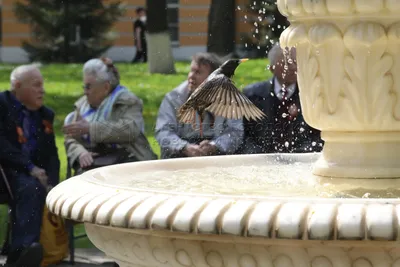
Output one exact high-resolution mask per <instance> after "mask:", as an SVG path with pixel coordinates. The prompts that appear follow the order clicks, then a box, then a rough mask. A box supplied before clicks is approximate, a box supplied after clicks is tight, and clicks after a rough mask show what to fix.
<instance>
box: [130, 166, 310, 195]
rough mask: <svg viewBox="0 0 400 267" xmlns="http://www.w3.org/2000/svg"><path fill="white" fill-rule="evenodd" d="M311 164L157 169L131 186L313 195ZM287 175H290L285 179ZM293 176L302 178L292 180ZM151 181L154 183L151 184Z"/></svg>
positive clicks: (215, 192)
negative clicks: (306, 190)
mask: <svg viewBox="0 0 400 267" xmlns="http://www.w3.org/2000/svg"><path fill="white" fill-rule="evenodd" d="M309 167H310V166H309V165H306V164H294V165H292V167H291V168H287V166H284V165H282V166H279V167H276V166H268V165H267V166H240V167H229V168H219V167H206V168H204V169H185V170H179V171H172V172H168V173H166V172H165V171H154V172H152V173H145V174H143V175H141V179H140V180H139V181H138V180H137V179H133V180H131V181H130V183H129V186H134V187H136V188H151V189H157V190H170V191H179V192H186V193H211V194H240V195H275V196H276V195H278V194H279V195H280V196H293V195H298V196H301V195H305V196H306V195H309V194H310V193H311V192H305V191H304V188H309V189H310V191H312V192H313V194H314V195H315V194H317V193H318V192H316V191H315V190H314V186H315V181H313V179H309V178H310V177H309V175H307V174H309V172H310V169H309ZM285 177H286V178H285ZM289 177H298V178H297V179H291V178H290V179H289ZM149 180H151V183H149Z"/></svg>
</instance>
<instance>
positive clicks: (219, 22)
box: [207, 0, 236, 56]
mask: <svg viewBox="0 0 400 267" xmlns="http://www.w3.org/2000/svg"><path fill="white" fill-rule="evenodd" d="M209 10H210V11H209V13H208V38H207V52H210V53H215V54H217V55H219V56H226V55H229V54H232V53H234V52H235V32H236V30H235V1H234V0H212V1H211V6H210V9H209Z"/></svg>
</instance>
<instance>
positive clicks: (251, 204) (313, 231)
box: [47, 0, 400, 267]
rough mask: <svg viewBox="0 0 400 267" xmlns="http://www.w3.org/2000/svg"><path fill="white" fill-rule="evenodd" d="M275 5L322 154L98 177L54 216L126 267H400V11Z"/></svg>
mask: <svg viewBox="0 0 400 267" xmlns="http://www.w3.org/2000/svg"><path fill="white" fill-rule="evenodd" d="M278 5H279V9H280V11H281V12H282V13H283V14H284V15H286V16H288V17H289V20H290V21H291V26H290V27H289V28H288V29H287V30H286V31H285V32H284V33H283V35H282V37H281V45H282V46H296V47H297V62H298V67H299V71H298V78H299V85H300V93H301V96H300V97H301V102H302V107H303V114H304V116H305V119H306V121H307V122H308V123H309V124H310V125H312V126H313V127H315V128H318V129H321V130H322V134H323V139H324V140H325V142H326V143H325V147H324V150H323V152H322V154H301V155H300V154H291V155H246V156H242V155H240V156H220V157H206V158H188V159H174V160H160V161H149V162H140V163H131V164H123V165H117V166H110V167H106V168H100V169H96V170H92V171H90V172H87V173H85V174H83V175H81V176H77V177H74V178H71V179H69V180H67V181H65V182H63V183H61V184H60V185H58V186H57V187H55V188H54V189H53V190H52V191H51V192H50V193H49V195H48V198H47V205H48V207H49V209H50V210H51V211H52V212H54V213H55V214H58V215H61V216H63V217H65V218H69V219H72V220H76V221H80V222H84V223H85V227H86V231H87V234H88V236H89V238H90V240H91V241H92V242H93V244H94V245H95V246H96V247H98V248H99V249H101V250H102V251H104V252H105V253H106V254H107V255H108V256H110V257H112V258H114V259H115V261H116V262H118V263H119V264H120V266H121V267H132V266H135V267H137V266H146V267H224V266H226V267H256V266H259V267H262V266H265V267H270V266H271V267H272V266H276V267H290V266H312V267H328V266H329V267H330V266H332V267H338V266H346V267H347V266H348V267H350V266H354V267H367V266H383V267H386V266H387V267H389V266H391V267H399V266H400V243H399V242H398V240H400V200H399V199H397V197H398V196H400V190H398V188H399V186H400V181H399V180H400V179H396V178H399V177H400V102H399V97H400V23H399V22H400V1H399V0H385V1H384V0H278ZM355 178H357V179H355Z"/></svg>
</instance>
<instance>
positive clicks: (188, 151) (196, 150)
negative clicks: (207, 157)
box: [182, 144, 204, 157]
mask: <svg viewBox="0 0 400 267" xmlns="http://www.w3.org/2000/svg"><path fill="white" fill-rule="evenodd" d="M182 152H183V154H185V155H186V156H188V157H199V156H204V155H203V153H202V151H201V149H200V146H199V145H194V144H187V145H186V146H185V148H184V149H183V150H182Z"/></svg>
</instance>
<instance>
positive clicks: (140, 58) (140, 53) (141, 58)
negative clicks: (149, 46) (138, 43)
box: [132, 49, 147, 62]
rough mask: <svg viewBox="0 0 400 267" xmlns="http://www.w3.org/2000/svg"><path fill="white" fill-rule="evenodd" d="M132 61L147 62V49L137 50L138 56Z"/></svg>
mask: <svg viewBox="0 0 400 267" xmlns="http://www.w3.org/2000/svg"><path fill="white" fill-rule="evenodd" d="M132 62H147V50H146V49H144V50H142V51H136V56H135V58H134V59H133V60H132Z"/></svg>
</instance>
